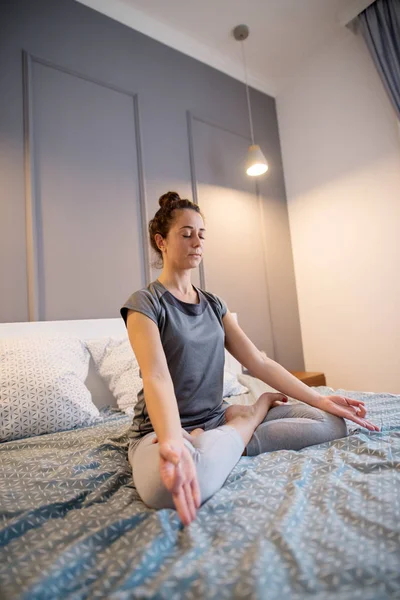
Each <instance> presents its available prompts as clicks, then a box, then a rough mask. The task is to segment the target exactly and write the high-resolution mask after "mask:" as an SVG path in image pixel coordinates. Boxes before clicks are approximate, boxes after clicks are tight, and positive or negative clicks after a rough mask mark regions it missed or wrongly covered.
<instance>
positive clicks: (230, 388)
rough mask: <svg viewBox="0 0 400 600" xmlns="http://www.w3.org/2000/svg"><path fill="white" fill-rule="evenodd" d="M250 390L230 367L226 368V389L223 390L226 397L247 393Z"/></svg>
mask: <svg viewBox="0 0 400 600" xmlns="http://www.w3.org/2000/svg"><path fill="white" fill-rule="evenodd" d="M239 377H240V375H239ZM248 391H249V390H248V388H247V387H246V386H244V385H242V384H241V383H240V381H239V380H238V376H237V375H235V374H234V373H231V372H230V371H228V369H224V390H223V392H222V396H223V397H224V398H230V397H231V396H240V395H241V394H246V393H247V392H248Z"/></svg>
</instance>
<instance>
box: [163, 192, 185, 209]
mask: <svg viewBox="0 0 400 600" xmlns="http://www.w3.org/2000/svg"><path fill="white" fill-rule="evenodd" d="M180 199H181V197H180V196H179V194H178V192H167V193H166V194H163V195H162V196H160V198H159V199H158V203H159V205H160V206H161V208H167V207H168V206H171V205H172V204H174V202H179V200H180Z"/></svg>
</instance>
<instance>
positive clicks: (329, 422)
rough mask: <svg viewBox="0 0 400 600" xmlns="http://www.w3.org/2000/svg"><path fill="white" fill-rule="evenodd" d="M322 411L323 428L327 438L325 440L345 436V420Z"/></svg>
mask: <svg viewBox="0 0 400 600" xmlns="http://www.w3.org/2000/svg"><path fill="white" fill-rule="evenodd" d="M321 412H323V420H324V424H325V429H326V432H327V436H328V438H329V439H327V441H331V440H336V439H339V438H342V437H346V436H347V425H346V421H345V420H344V419H343V418H342V417H338V416H336V415H332V414H331V413H327V412H325V411H321Z"/></svg>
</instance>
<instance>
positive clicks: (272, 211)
mask: <svg viewBox="0 0 400 600" xmlns="http://www.w3.org/2000/svg"><path fill="white" fill-rule="evenodd" d="M0 6H1V9H0V10H1V14H0V86H1V87H0V182H1V186H0V281H1V294H0V320H2V321H6V322H7V321H10V322H12V321H25V320H53V319H70V318H78V319H79V318H96V317H112V316H117V315H118V308H119V306H120V305H121V303H122V302H123V301H124V300H125V299H126V297H127V296H128V295H129V294H130V293H131V292H132V291H135V290H136V289H139V288H141V287H144V286H145V285H147V283H148V282H149V281H151V280H153V279H154V278H155V277H157V275H158V274H159V272H158V271H156V270H154V269H152V268H151V267H150V262H149V260H150V259H151V258H154V257H153V256H152V255H151V253H150V251H149V248H148V242H147V238H146V226H147V223H148V220H149V219H150V218H151V217H152V216H153V214H154V212H155V211H156V210H157V206H158V205H157V200H158V197H159V196H160V194H162V193H163V192H165V191H167V190H169V189H173V190H177V191H178V192H179V193H180V194H181V196H187V197H190V198H193V197H194V198H197V200H198V202H199V204H200V207H201V209H202V211H203V212H204V213H205V218H206V227H207V246H206V254H205V259H204V273H205V287H206V289H208V290H210V291H213V292H214V293H217V294H218V295H220V296H222V298H224V299H225V300H226V302H227V303H228V306H229V308H230V310H231V311H235V312H237V313H238V315H239V321H240V323H241V325H242V327H243V329H244V330H245V331H246V333H247V334H248V335H249V336H250V338H251V339H252V340H253V341H254V343H255V344H256V345H257V346H258V347H259V348H260V349H264V350H265V351H266V352H267V353H268V354H269V356H271V357H273V358H275V360H277V361H278V362H280V363H281V364H283V365H284V366H285V367H286V368H288V369H302V368H303V366H304V363H303V355H302V347H301V335H300V324H299V317H298V307H297V297H296V288H295V279H294V270H293V260H292V250H291V241H290V232H289V224H288V215H287V206H286V198H285V189H284V180H283V172H282V160H281V153H280V145H279V135H278V126H277V118H276V109H275V101H274V99H273V98H271V97H269V96H267V95H265V94H262V93H260V92H257V91H255V90H251V101H252V107H253V111H254V123H255V131H256V138H257V141H258V143H259V144H260V145H261V147H262V149H263V151H264V153H265V154H266V156H267V159H268V161H269V165H270V174H269V176H268V177H265V176H264V177H262V178H259V179H258V181H257V182H256V181H255V180H254V179H250V178H248V177H247V176H246V175H245V174H244V161H245V157H246V150H247V145H248V143H249V139H248V137H249V134H248V121H247V109H246V97H245V90H244V86H243V84H241V83H240V82H238V81H236V80H234V79H232V78H230V77H228V76H227V75H224V74H223V73H220V72H219V71H216V70H215V69H213V68H211V67H209V66H206V65H204V64H202V63H200V62H198V61H196V60H194V59H192V58H190V57H187V56H185V55H184V54H181V53H179V52H177V51H175V50H173V49H171V48H168V47H167V46H165V45H163V44H160V43H158V42H156V41H154V40H152V39H150V38H148V37H147V36H144V35H142V34H141V33H139V32H136V31H133V30H132V29H130V28H128V27H126V26H124V25H122V24H120V23H117V22H115V21H113V20H111V19H109V18H107V17H105V16H103V15H101V14H99V13H97V12H95V11H93V10H91V9H89V8H87V7H86V6H83V5H81V4H79V3H76V2H74V1H73V0H57V2H54V1H53V0H35V1H34V2H32V1H29V0H14V1H12V2H11V1H10V2H4V1H2V2H1V5H0ZM190 157H192V161H191V160H190ZM193 282H194V283H195V285H199V283H200V279H199V273H197V272H196V273H194V277H193Z"/></svg>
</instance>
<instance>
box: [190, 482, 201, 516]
mask: <svg viewBox="0 0 400 600" xmlns="http://www.w3.org/2000/svg"><path fill="white" fill-rule="evenodd" d="M190 486H191V488H192V494H193V500H194V504H195V506H196V508H200V506H201V492H200V486H199V481H198V479H197V473H196V474H195V476H194V477H193V479H192V481H191V483H190Z"/></svg>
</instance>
